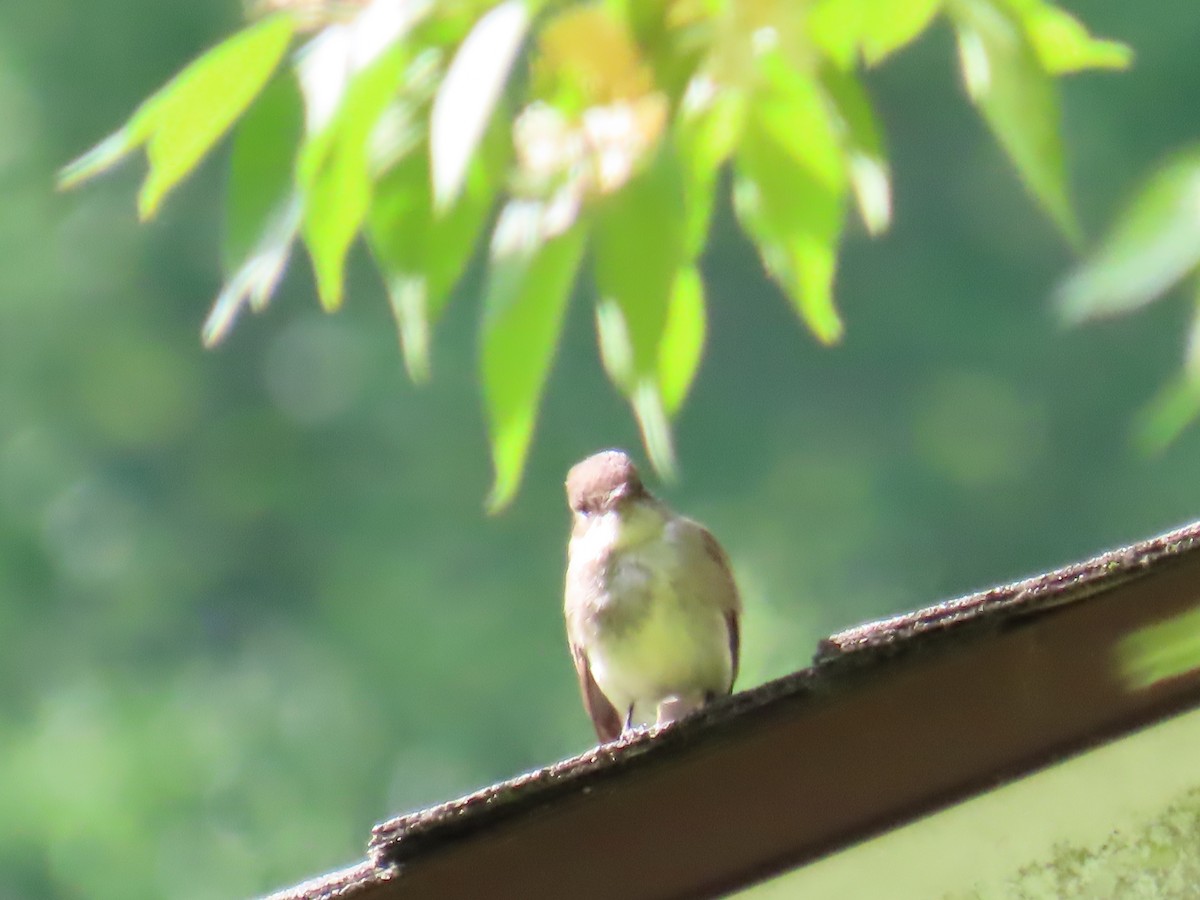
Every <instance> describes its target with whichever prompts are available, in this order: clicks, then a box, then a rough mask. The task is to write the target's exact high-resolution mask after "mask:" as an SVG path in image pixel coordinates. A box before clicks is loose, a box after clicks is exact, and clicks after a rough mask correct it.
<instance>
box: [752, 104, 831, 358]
mask: <svg viewBox="0 0 1200 900" xmlns="http://www.w3.org/2000/svg"><path fill="white" fill-rule="evenodd" d="M844 197H845V191H844V190H837V189H834V188H831V187H830V186H829V185H827V184H824V183H823V182H821V181H819V180H818V179H816V178H814V177H813V175H812V174H811V172H809V170H808V169H807V168H806V167H803V166H800V165H798V164H797V163H796V161H795V159H794V158H793V157H792V156H791V154H789V153H788V152H787V151H786V150H784V149H783V148H782V147H780V146H779V144H778V143H777V142H776V141H775V140H774V139H773V137H772V136H771V135H768V134H766V133H765V132H763V131H762V130H760V129H757V128H754V129H751V130H750V131H748V132H747V134H746V137H745V139H744V140H743V142H742V146H741V149H740V150H739V151H738V155H737V159H736V168H735V179H734V194H733V199H734V210H735V211H736V212H737V215H738V220H739V221H740V222H741V225H742V228H743V230H744V231H745V232H746V233H747V234H748V235H749V236H750V237H751V239H752V240H753V241H754V243H755V244H756V245H757V246H758V251H759V254H760V255H761V257H762V260H763V263H764V265H765V266H766V268H767V271H768V272H770V273H771V275H772V276H773V277H774V278H775V279H776V281H778V282H779V283H780V285H781V286H782V287H783V289H784V291H785V292H786V293H787V295H788V297H789V298H790V299H791V301H792V303H793V304H794V305H795V307H796V310H797V312H799V314H800V317H801V319H803V321H804V323H805V324H806V325H807V326H808V328H809V330H810V331H811V332H812V333H813V334H814V335H815V336H816V337H817V339H818V340H820V341H821V342H822V343H825V344H832V343H836V342H837V341H838V340H840V339H841V337H842V332H843V326H842V320H841V317H840V316H839V315H838V312H837V307H836V306H835V305H834V299H833V280H834V273H835V271H836V268H837V245H838V239H839V238H840V236H841V229H842V219H843V206H844Z"/></svg>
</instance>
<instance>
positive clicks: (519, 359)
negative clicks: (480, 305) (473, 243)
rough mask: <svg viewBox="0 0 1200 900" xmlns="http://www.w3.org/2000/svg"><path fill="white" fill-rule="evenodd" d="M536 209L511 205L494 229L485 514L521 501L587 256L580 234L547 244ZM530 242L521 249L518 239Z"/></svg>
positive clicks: (486, 365)
mask: <svg viewBox="0 0 1200 900" xmlns="http://www.w3.org/2000/svg"><path fill="white" fill-rule="evenodd" d="M540 206H541V203H540V202H539V201H518V200H514V201H510V202H509V203H508V205H507V206H506V207H505V208H504V210H503V211H502V213H501V215H500V220H499V221H498V222H497V225H496V233H495V234H496V237H495V239H494V243H493V247H494V248H499V252H495V250H494V254H493V258H492V264H491V269H490V272H489V277H488V285H487V290H486V294H485V296H484V320H483V346H482V354H481V357H482V358H481V370H482V371H481V379H482V381H483V396H484V406H485V409H486V411H487V417H488V435H489V438H490V442H491V447H492V464H493V468H494V470H495V480H494V482H493V484H492V490H491V493H490V495H489V497H488V508H489V509H490V510H491V511H492V512H497V511H499V510H500V509H502V508H503V507H504V506H506V505H507V504H508V503H509V502H510V501H511V500H512V498H513V497H514V496H515V495H516V492H517V488H518V487H519V486H520V483H521V473H522V471H523V470H524V467H525V456H526V454H527V453H528V450H529V442H530V439H531V438H532V436H533V425H534V421H535V419H536V417H537V409H538V406H539V404H540V403H541V395H542V388H543V387H544V386H545V383H546V377H547V376H548V375H549V373H550V365H551V363H552V362H553V360H554V352H555V349H556V347H557V345H558V338H559V334H560V332H561V331H562V323H563V315H564V313H565V311H566V307H567V301H568V300H569V299H570V296H571V288H572V286H573V285H574V282H575V274H576V271H577V270H578V268H579V261H580V258H581V257H582V255H583V246H584V232H583V230H582V229H581V228H579V227H578V226H576V227H572V228H570V229H569V230H567V231H566V232H564V233H563V234H560V235H558V236H557V237H554V238H551V239H550V240H547V241H544V242H543V241H542V240H541V236H540V232H539V231H538V229H537V228H536V227H532V226H531V224H530V223H534V224H536V223H537V222H538V221H540V220H541V218H542V217H543V216H544V214H545V212H544V210H542V209H540V208H538V207H540ZM514 234H515V235H525V236H526V239H525V240H524V241H522V240H520V239H518V238H516V237H514V236H513V235H514Z"/></svg>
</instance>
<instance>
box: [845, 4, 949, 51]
mask: <svg viewBox="0 0 1200 900" xmlns="http://www.w3.org/2000/svg"><path fill="white" fill-rule="evenodd" d="M863 5H864V15H863V17H862V25H863V33H862V55H863V59H864V60H865V61H866V63H867V65H871V66H874V65H878V64H879V63H881V62H883V60H884V59H886V58H887V57H888V56H890V55H891V54H893V53H895V52H896V51H897V50H899V49H900V48H902V47H904V46H905V45H906V44H908V43H910V42H912V41H914V40H916V39H917V37H919V36H920V35H921V33H922V32H924V31H925V29H926V28H928V27H929V24H930V23H931V22H932V21H933V18H934V16H936V15H937V14H938V12H939V11H940V10H941V8H942V0H864V4H863Z"/></svg>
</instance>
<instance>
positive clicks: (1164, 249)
mask: <svg viewBox="0 0 1200 900" xmlns="http://www.w3.org/2000/svg"><path fill="white" fill-rule="evenodd" d="M1198 264H1200V149H1192V150H1189V151H1187V152H1185V153H1183V154H1180V155H1179V156H1178V157H1176V158H1175V159H1174V160H1172V161H1171V162H1169V163H1167V164H1166V165H1165V166H1163V167H1162V168H1160V169H1159V170H1158V171H1157V172H1155V173H1154V175H1152V176H1151V177H1150V179H1149V180H1148V181H1147V182H1146V183H1145V184H1144V185H1143V186H1142V188H1141V190H1139V191H1138V193H1137V195H1136V196H1135V197H1134V199H1133V201H1132V203H1130V204H1129V206H1128V207H1127V208H1126V209H1125V210H1124V211H1123V212H1122V213H1121V214H1120V215H1119V216H1117V219H1116V222H1115V223H1114V224H1113V226H1112V228H1111V230H1110V231H1109V233H1108V235H1107V236H1106V237H1105V238H1104V239H1103V240H1102V241H1101V242H1100V246H1099V247H1097V248H1096V250H1095V251H1093V253H1092V254H1091V255H1090V256H1089V257H1088V258H1087V259H1086V260H1085V261H1084V262H1083V264H1082V265H1081V266H1080V267H1079V269H1077V270H1076V271H1075V273H1074V274H1072V275H1071V277H1070V278H1068V279H1067V281H1066V282H1064V283H1063V285H1062V287H1061V288H1060V289H1059V292H1058V297H1057V305H1058V308H1059V311H1060V313H1061V314H1062V316H1063V318H1064V319H1065V320H1066V321H1068V322H1072V323H1075V322H1081V321H1084V320H1085V319H1094V318H1099V317H1102V316H1111V315H1116V314H1119V313H1125V312H1130V311H1131V310H1135V309H1138V308H1140V307H1142V306H1145V305H1146V304H1147V303H1150V302H1151V301H1153V300H1155V299H1157V298H1158V297H1161V296H1162V295H1163V294H1164V293H1165V292H1166V291H1168V290H1170V289H1171V288H1172V287H1174V286H1175V285H1176V284H1177V283H1178V282H1179V281H1180V280H1181V279H1183V278H1184V277H1185V276H1187V274H1188V273H1189V272H1191V271H1193V270H1194V269H1195V268H1196V266H1197V265H1198Z"/></svg>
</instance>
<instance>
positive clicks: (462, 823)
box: [271, 523, 1200, 900]
mask: <svg viewBox="0 0 1200 900" xmlns="http://www.w3.org/2000/svg"><path fill="white" fill-rule="evenodd" d="M1197 607H1200V523H1195V524H1192V525H1188V526H1185V527H1183V528H1180V529H1178V530H1176V531H1173V532H1170V533H1168V534H1164V535H1161V536H1159V537H1156V538H1152V539H1150V540H1146V541H1142V542H1140V543H1137V544H1134V545H1132V546H1129V547H1125V548H1121V549H1119V550H1114V551H1112V552H1110V553H1105V554H1103V555H1101V556H1098V557H1096V558H1094V559H1091V560H1088V561H1086V562H1082V563H1078V564H1076V565H1072V566H1068V567H1066V568H1063V569H1060V570H1057V571H1054V572H1050V573H1048V574H1045V575H1041V576H1038V577H1035V578H1030V579H1027V580H1024V581H1020V582H1017V583H1015V584H1009V585H1005V586H1002V587H997V588H993V589H991V590H988V591H983V592H980V593H977V594H972V595H970V596H967V597H963V598H961V599H957V600H952V601H949V602H946V603H941V604H938V605H936V606H931V607H929V608H927V609H922V610H919V611H917V612H913V613H907V614H904V615H900V616H895V617H892V618H888V619H883V620H880V621H877V622H871V623H868V624H865V625H862V626H859V627H856V628H852V629H850V630H848V631H844V632H841V633H839V634H835V635H833V636H831V637H829V638H827V639H825V640H824V641H822V642H821V644H820V646H819V648H818V650H817V654H816V659H815V662H814V664H813V665H812V666H811V667H809V668H806V669H803V670H801V671H799V672H796V673H794V674H792V675H789V676H787V677H785V678H781V679H778V680H776V681H773V682H770V683H768V684H765V685H762V686H761V687H758V688H754V689H752V690H748V691H743V692H741V693H738V694H735V695H733V696H732V697H730V698H728V699H725V700H721V701H718V702H716V703H714V704H712V705H710V706H709V707H707V708H706V709H704V710H703V711H701V712H700V713H698V714H696V715H693V716H690V717H688V718H687V719H685V720H683V721H681V722H678V723H675V724H673V725H669V726H666V727H664V728H662V729H658V730H656V731H652V732H649V733H643V734H638V735H633V736H630V737H627V738H624V739H622V740H620V741H617V742H614V743H611V744H606V745H603V746H600V747H596V748H594V749H592V750H590V751H588V752H587V753H584V754H581V755H580V756H576V757H574V758H571V759H567V760H563V761H561V762H558V763H555V764H554V765H550V766H547V767H545V768H543V769H538V770H536V771H534V772H530V773H528V774H525V775H521V776H519V777H517V778H513V779H511V780H508V781H504V782H501V783H499V784H495V785H492V786H491V787H488V788H485V789H483V790H481V791H478V792H475V793H473V794H470V795H468V796H466V797H462V798H460V799H457V800H453V801H450V802H448V803H443V804H440V805H438V806H434V807H431V808H429V809H425V810H422V811H420V812H416V813H412V814H410V815H405V816H401V817H399V818H395V819H391V820H389V821H386V822H383V823H381V824H379V825H377V826H375V828H374V829H373V832H372V835H371V837H370V841H369V845H368V855H367V858H366V859H365V860H364V861H362V862H360V863H358V864H357V865H354V866H351V867H349V868H347V869H344V870H341V871H338V872H333V873H331V874H329V875H327V876H323V877H321V878H318V879H314V880H312V881H309V882H306V883H304V884H301V885H298V886H296V887H293V888H290V889H287V890H283V891H280V892H278V893H276V894H274V895H272V897H271V900H326V898H330V900H332V898H354V900H368V898H369V900H384V898H392V897H401V896H403V897H406V898H409V897H426V896H428V897H437V898H445V900H451V898H458V897H463V898H468V897H469V898H476V897H479V896H488V897H501V898H503V897H522V898H529V897H543V896H547V897H555V896H570V897H573V898H589V897H597V898H599V897H612V896H621V897H628V898H637V897H647V898H650V897H654V898H663V897H694V896H715V895H717V894H720V893H722V892H725V891H728V890H731V889H734V888H737V887H741V886H744V885H747V884H750V883H752V882H754V881H756V880H758V879H761V878H764V877H768V876H770V875H773V874H777V873H779V872H782V871H784V870H787V869H789V868H792V867H795V866H798V865H802V864H804V863H805V862H809V861H811V860H813V859H816V858H818V857H820V856H821V855H823V854H826V853H829V852H831V851H833V850H836V849H839V848H842V847H845V846H847V845H849V844H850V843H853V842H855V841H858V840H861V839H862V838H864V837H868V836H870V835H873V834H877V833H879V832H880V831H882V830H884V829H888V828H891V827H894V826H896V825H899V824H901V823H904V822H906V821H910V820H912V819H913V818H915V817H918V816H920V815H922V814H924V813H926V812H929V811H931V810H934V809H938V808H941V807H944V806H947V805H949V804H952V803H955V802H957V801H959V800H962V799H963V798H966V797H969V796H971V795H974V794H977V793H981V792H983V791H986V790H988V789H989V788H991V787H994V786H995V785H997V784H999V783H1002V782H1004V781H1007V780H1010V779H1013V778H1016V777H1018V776H1021V775H1024V774H1026V773H1028V772H1031V771H1033V770H1036V769H1038V768H1039V767H1041V766H1044V765H1045V764H1047V763H1049V762H1052V761H1054V760H1056V759H1061V758H1062V757H1064V756H1066V755H1069V754H1072V753H1077V752H1080V751H1082V750H1085V749H1087V748H1089V747H1093V746H1095V745H1097V744H1099V743H1102V742H1104V741H1107V740H1110V739H1112V738H1114V737H1117V736H1120V735H1122V734H1125V733H1127V732H1130V731H1132V730H1134V729H1136V728H1139V727H1141V726H1143V725H1145V724H1147V723H1149V722H1154V721H1156V720H1158V719H1161V718H1164V717H1166V716H1169V715H1172V714H1173V713H1175V712H1178V711H1180V710H1183V709H1187V708H1191V707H1195V706H1198V705H1200V671H1198V670H1197V669H1195V668H1193V667H1192V666H1191V663H1192V662H1196V663H1197V664H1200V660H1192V659H1190V657H1189V655H1188V654H1184V657H1183V660H1182V662H1180V661H1178V660H1176V661H1175V663H1173V664H1171V666H1168V668H1167V669H1162V666H1161V664H1160V663H1155V662H1154V661H1153V660H1151V661H1150V662H1149V663H1146V660H1145V659H1142V660H1141V663H1139V658H1138V657H1137V655H1136V654H1137V647H1138V646H1141V645H1139V644H1138V643H1137V641H1138V640H1139V639H1140V638H1144V636H1145V635H1146V634H1147V633H1150V632H1147V629H1154V628H1158V627H1161V623H1163V622H1170V621H1172V620H1173V619H1175V618H1177V617H1180V616H1183V615H1186V614H1187V613H1189V612H1191V611H1194V610H1195V609H1196V608H1197ZM1144 643H1145V641H1144V639H1143V640H1142V644H1144ZM1131 648H1133V649H1132V651H1131ZM1131 652H1132V653H1133V654H1134V655H1133V656H1132V657H1131V655H1130V654H1131ZM1139 665H1141V668H1138V666H1139ZM1146 665H1149V669H1147V668H1146ZM1156 666H1158V668H1156ZM1147 673H1149V674H1147Z"/></svg>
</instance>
